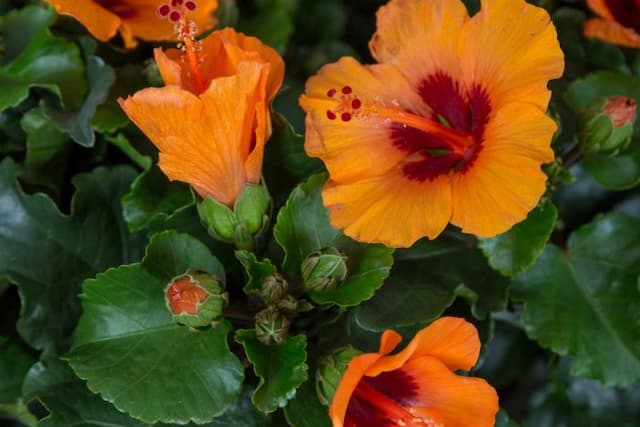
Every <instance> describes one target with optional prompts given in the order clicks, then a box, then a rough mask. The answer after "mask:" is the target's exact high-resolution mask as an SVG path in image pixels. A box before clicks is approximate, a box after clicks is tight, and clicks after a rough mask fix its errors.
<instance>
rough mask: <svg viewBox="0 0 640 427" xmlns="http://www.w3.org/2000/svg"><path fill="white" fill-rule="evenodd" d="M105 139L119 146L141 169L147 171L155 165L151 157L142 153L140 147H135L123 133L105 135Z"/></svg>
mask: <svg viewBox="0 0 640 427" xmlns="http://www.w3.org/2000/svg"><path fill="white" fill-rule="evenodd" d="M104 139H105V140H107V141H108V142H110V143H111V144H113V145H115V146H116V147H118V148H119V149H120V151H122V152H123V153H124V154H125V155H126V156H127V157H128V158H129V159H131V161H132V162H134V163H135V164H136V165H138V167H139V168H140V169H142V170H145V171H146V170H149V169H151V166H152V165H153V162H152V161H151V157H149V156H145V155H144V154H142V153H140V151H138V149H137V148H135V147H134V146H133V144H131V142H129V139H127V137H126V136H124V135H123V134H121V133H118V134H116V135H105V137H104Z"/></svg>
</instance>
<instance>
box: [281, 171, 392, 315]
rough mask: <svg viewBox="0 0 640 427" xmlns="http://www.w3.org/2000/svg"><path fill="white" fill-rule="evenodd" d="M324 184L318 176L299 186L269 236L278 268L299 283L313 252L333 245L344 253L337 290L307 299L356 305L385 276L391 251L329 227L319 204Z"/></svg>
mask: <svg viewBox="0 0 640 427" xmlns="http://www.w3.org/2000/svg"><path fill="white" fill-rule="evenodd" d="M324 181H325V175H323V174H320V175H314V176H312V177H311V178H309V180H307V181H306V182H305V183H303V184H300V185H299V186H298V187H296V189H295V190H293V192H292V193H291V195H290V196H289V200H288V201H287V204H286V205H285V206H284V207H283V208H282V209H281V210H280V212H279V213H278V219H277V222H276V225H275V227H274V230H273V234H274V236H275V239H276V241H277V242H278V244H279V245H280V246H281V247H282V248H283V249H284V252H285V258H284V263H283V266H282V267H283V270H284V272H285V273H286V274H287V275H288V277H291V278H295V279H297V280H300V277H301V272H300V267H301V265H302V261H304V259H305V258H306V257H307V256H308V255H310V254H311V253H313V252H315V251H318V250H320V249H324V248H327V247H329V246H333V247H335V248H337V249H339V250H340V251H341V252H342V253H344V254H346V256H347V267H348V271H349V274H348V276H347V278H346V280H345V281H344V282H343V283H341V284H340V285H338V287H336V288H334V289H332V290H330V291H326V292H311V293H310V294H309V296H310V298H311V299H312V300H313V301H315V302H316V303H318V304H329V303H334V304H337V305H340V306H343V307H347V306H354V305H358V304H359V303H361V302H362V301H364V300H367V299H369V298H371V297H372V296H373V294H374V293H375V291H376V290H377V289H378V288H379V287H380V286H382V283H383V282H384V280H385V279H386V278H387V276H388V275H389V271H390V269H391V265H392V264H393V257H392V254H393V249H390V248H387V247H385V246H383V245H368V244H365V243H358V242H356V241H354V240H352V239H350V238H349V237H347V236H345V235H344V234H342V232H340V231H339V230H336V229H335V228H333V227H332V226H331V224H330V223H329V213H328V211H327V209H326V208H325V207H324V206H323V205H322V196H321V189H322V185H323V183H324Z"/></svg>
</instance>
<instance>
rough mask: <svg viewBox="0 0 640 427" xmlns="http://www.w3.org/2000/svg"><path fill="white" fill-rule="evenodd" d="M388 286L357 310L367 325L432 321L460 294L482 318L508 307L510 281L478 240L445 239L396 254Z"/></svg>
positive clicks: (360, 320)
mask: <svg viewBox="0 0 640 427" xmlns="http://www.w3.org/2000/svg"><path fill="white" fill-rule="evenodd" d="M395 258H396V261H395V263H394V267H393V270H392V271H391V275H390V276H389V278H388V279H387V280H386V282H385V286H384V287H382V289H380V290H379V291H378V292H377V293H376V295H375V296H374V297H373V298H372V299H370V300H369V301H366V302H365V303H364V304H362V305H360V306H359V307H358V308H357V309H356V319H357V322H358V323H359V324H360V326H361V327H363V328H365V329H368V330H373V331H381V330H384V329H387V328H394V327H400V326H411V325H414V324H416V323H427V322H430V321H432V320H433V319H435V318H437V317H439V316H440V315H442V313H443V312H444V310H445V309H446V308H447V307H449V306H450V305H451V304H452V303H453V301H454V300H455V299H456V296H457V295H460V296H462V297H464V298H465V299H468V300H469V302H470V303H471V306H472V309H473V313H474V315H475V316H476V317H479V318H484V317H485V316H486V314H487V312H488V311H493V310H500V309H502V308H504V306H505V302H506V288H507V281H506V279H505V278H504V277H502V276H501V275H500V274H498V273H497V272H496V271H494V270H492V269H491V268H490V267H489V266H488V265H487V262H486V259H485V258H484V256H483V255H482V253H481V252H480V251H479V250H478V249H476V248H473V241H470V240H465V239H464V238H459V237H456V236H452V237H450V236H442V237H440V238H438V239H437V240H434V241H427V240H421V241H419V242H418V243H417V244H415V245H414V246H413V247H412V248H410V249H399V250H397V251H396V257H395Z"/></svg>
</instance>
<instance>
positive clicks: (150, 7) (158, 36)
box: [47, 0, 218, 47]
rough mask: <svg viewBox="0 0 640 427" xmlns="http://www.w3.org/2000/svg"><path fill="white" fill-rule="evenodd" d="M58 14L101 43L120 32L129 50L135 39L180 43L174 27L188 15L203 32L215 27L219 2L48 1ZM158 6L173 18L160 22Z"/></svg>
mask: <svg viewBox="0 0 640 427" xmlns="http://www.w3.org/2000/svg"><path fill="white" fill-rule="evenodd" d="M47 1H48V2H49V3H51V4H52V5H53V6H54V7H55V8H56V10H57V11H58V13H60V14H62V15H70V16H73V17H74V18H76V19H77V20H78V21H80V22H81V23H82V25H84V26H85V27H86V28H87V30H89V32H90V33H91V34H92V35H93V36H94V37H95V38H97V39H98V40H101V41H107V40H109V39H111V38H112V37H113V36H115V35H116V33H117V32H118V31H120V34H121V35H122V39H123V40H124V44H125V46H126V47H135V45H136V38H140V39H143V40H152V41H161V40H177V38H176V32H175V31H174V25H175V23H176V22H178V21H179V19H180V17H179V16H178V14H180V15H182V14H184V13H186V12H188V13H189V14H190V16H191V19H193V20H194V22H195V23H196V24H197V25H198V27H199V28H201V29H202V30H206V29H209V28H212V27H213V26H214V25H215V23H216V21H215V18H214V17H213V12H214V11H215V10H216V8H217V7H218V2H217V0H199V1H198V3H197V4H196V1H195V0H167V3H166V4H162V0H47ZM159 7H163V9H162V11H163V12H166V14H167V17H169V15H171V17H172V19H167V20H165V21H160V20H159V19H158V17H157V15H158V11H159V10H160V9H159Z"/></svg>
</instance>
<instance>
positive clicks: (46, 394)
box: [23, 358, 146, 427]
mask: <svg viewBox="0 0 640 427" xmlns="http://www.w3.org/2000/svg"><path fill="white" fill-rule="evenodd" d="M23 391H24V395H25V399H27V400H33V399H36V398H37V399H38V400H39V401H40V402H42V404H43V405H44V406H45V407H46V408H47V410H48V411H49V415H48V416H47V417H46V418H44V419H43V420H41V421H40V423H39V424H38V425H39V427H68V426H86V427H90V426H95V427H98V426H107V425H108V426H110V427H144V426H146V424H144V423H142V422H139V421H136V420H134V419H132V418H131V417H129V416H128V415H126V414H123V413H122V412H120V411H118V410H117V409H116V408H115V407H114V406H113V405H111V404H110V403H109V402H105V401H104V400H102V399H100V396H98V395H97V394H94V393H92V392H91V391H89V389H88V388H87V387H86V386H85V384H84V382H83V381H81V380H80V379H79V378H78V377H76V376H75V375H74V373H73V371H72V370H71V368H70V367H69V366H68V365H67V364H66V363H64V362H62V361H60V360H58V359H55V358H45V359H44V360H42V361H40V362H38V363H36V364H35V365H34V366H33V367H32V368H31V369H30V370H29V373H28V374H27V377H26V379H25V382H24V389H23Z"/></svg>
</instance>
